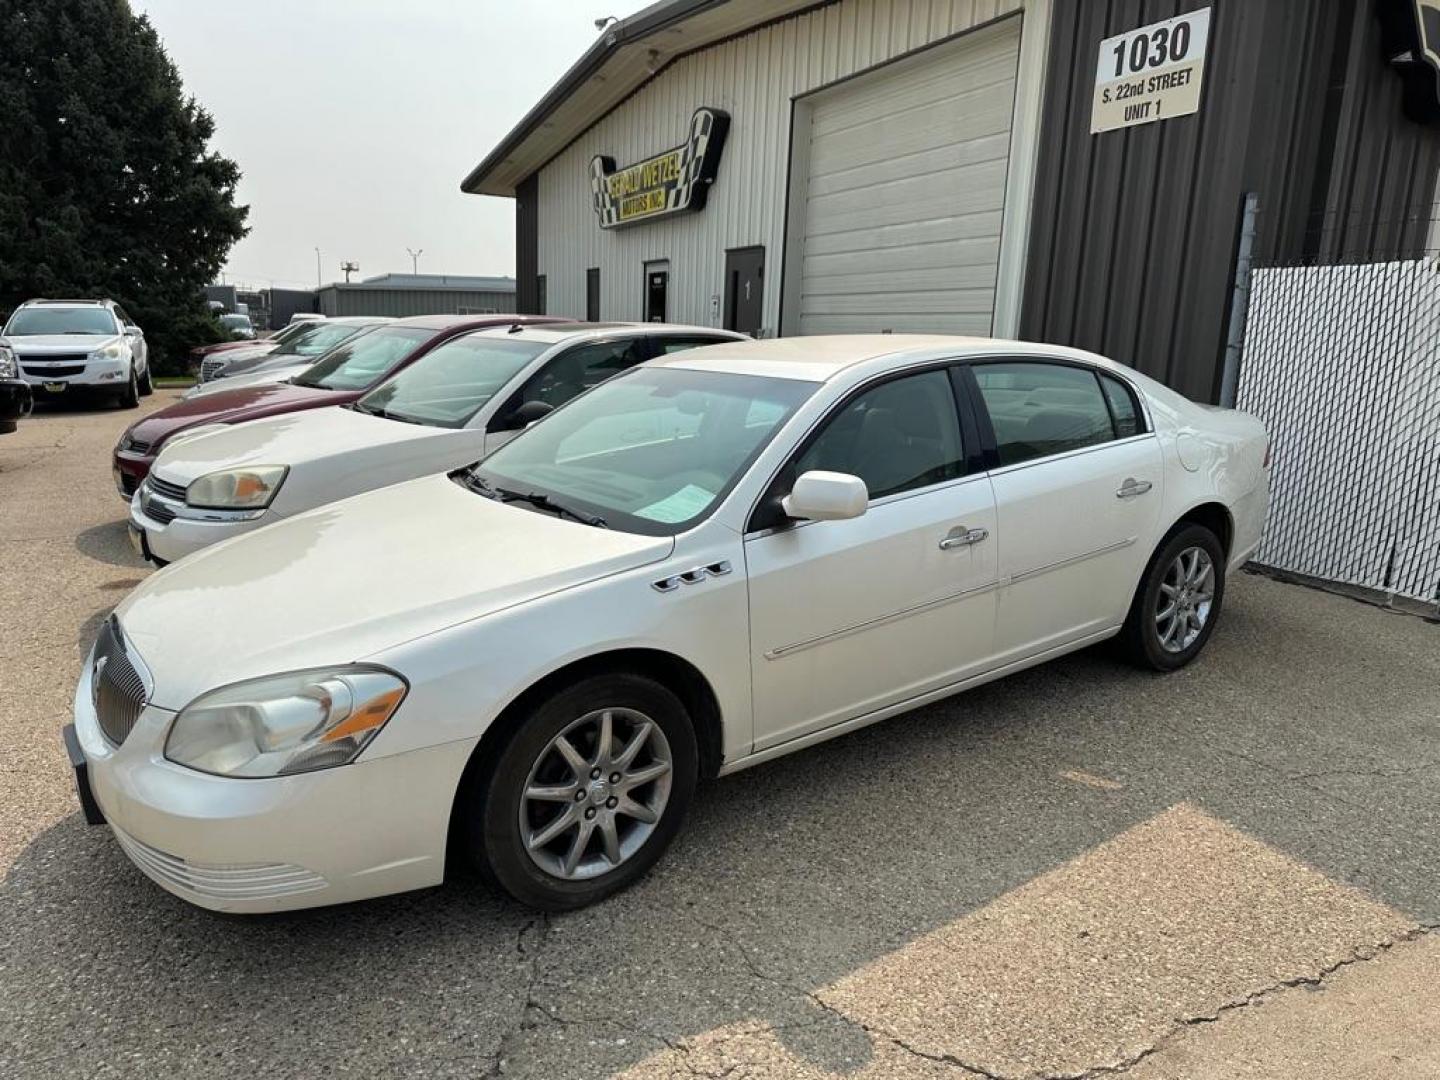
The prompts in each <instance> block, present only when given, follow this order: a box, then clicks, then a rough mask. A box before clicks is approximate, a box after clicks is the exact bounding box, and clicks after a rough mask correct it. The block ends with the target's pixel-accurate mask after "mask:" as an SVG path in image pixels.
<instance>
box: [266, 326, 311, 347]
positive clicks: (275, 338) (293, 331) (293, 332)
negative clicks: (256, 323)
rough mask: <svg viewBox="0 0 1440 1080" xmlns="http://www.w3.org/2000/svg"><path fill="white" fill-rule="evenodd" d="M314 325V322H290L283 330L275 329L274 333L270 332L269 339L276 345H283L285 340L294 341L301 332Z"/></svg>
mask: <svg viewBox="0 0 1440 1080" xmlns="http://www.w3.org/2000/svg"><path fill="white" fill-rule="evenodd" d="M314 325H315V324H314V323H313V322H299V323H291V324H290V325H289V326H287V327H285V328H284V329H283V330H276V331H275V333H273V334H271V335H270V340H271V341H272V342H274V343H275V344H276V345H284V344H286V343H287V342H291V341H294V340H295V339H296V338H297V337H299V336H300V335H301V334H303V333H304V332H305V331H306V330H309V329H310V328H311V327H313V326H314Z"/></svg>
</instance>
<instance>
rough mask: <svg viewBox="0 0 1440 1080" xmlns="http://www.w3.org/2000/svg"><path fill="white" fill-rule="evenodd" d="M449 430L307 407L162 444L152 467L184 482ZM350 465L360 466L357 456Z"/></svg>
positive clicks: (382, 450)
mask: <svg viewBox="0 0 1440 1080" xmlns="http://www.w3.org/2000/svg"><path fill="white" fill-rule="evenodd" d="M453 430H454V429H452V428H434V427H426V426H425V425H423V424H406V423H403V422H401V421H399V420H385V419H382V418H381V417H378V416H370V415H367V414H366V413H362V412H356V411H355V410H353V409H311V410H308V411H306V412H301V413H286V414H285V415H283V416H270V417H266V418H265V419H263V420H252V421H250V423H248V424H241V425H239V426H237V427H227V428H224V429H222V430H220V431H212V432H210V433H208V434H205V435H196V436H195V437H194V438H190V439H184V440H182V441H180V442H177V443H174V444H173V445H171V446H167V447H166V448H165V449H164V450H163V451H162V452H161V454H160V456H159V458H157V459H156V461H155V466H154V468H155V471H156V473H157V474H158V475H159V476H160V477H161V479H163V480H167V481H169V482H170V483H172V484H189V483H190V481H192V480H194V479H196V478H197V477H201V476H204V475H205V474H206V473H212V472H214V471H215V470H216V469H223V468H232V467H236V466H241V465H289V466H290V467H292V468H294V467H295V466H303V465H304V464H305V463H306V462H310V461H317V460H319V459H321V458H330V457H336V456H338V455H346V456H349V457H353V456H354V455H360V454H366V453H374V452H379V454H380V456H383V457H392V456H393V455H394V454H395V452H396V450H397V449H398V448H399V447H402V446H404V445H407V444H412V443H426V442H431V441H433V440H434V439H436V438H439V437H440V436H443V435H445V434H447V433H453ZM476 456H477V457H478V456H479V455H478V454H477V455H476ZM354 464H355V466H356V467H357V468H363V463H362V462H361V461H360V460H359V458H358V457H356V458H354ZM283 495H284V489H283V488H282V489H281V496H282V498H283Z"/></svg>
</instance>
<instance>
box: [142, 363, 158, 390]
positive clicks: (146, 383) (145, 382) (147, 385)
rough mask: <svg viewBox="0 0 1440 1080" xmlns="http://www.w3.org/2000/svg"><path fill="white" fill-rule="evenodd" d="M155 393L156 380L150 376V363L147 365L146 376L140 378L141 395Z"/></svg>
mask: <svg viewBox="0 0 1440 1080" xmlns="http://www.w3.org/2000/svg"><path fill="white" fill-rule="evenodd" d="M153 393H155V380H154V379H153V378H151V377H150V365H149V364H146V365H145V378H143V379H141V380H140V396H141V397H149V396H150V395H151V394H153Z"/></svg>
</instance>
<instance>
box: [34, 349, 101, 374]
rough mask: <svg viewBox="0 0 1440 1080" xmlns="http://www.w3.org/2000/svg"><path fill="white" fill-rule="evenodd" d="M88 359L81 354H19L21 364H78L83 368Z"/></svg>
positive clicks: (87, 355)
mask: <svg viewBox="0 0 1440 1080" xmlns="http://www.w3.org/2000/svg"><path fill="white" fill-rule="evenodd" d="M89 359H90V354H89V353H83V352H76V353H68V352H67V353H30V354H28V355H27V354H25V353H21V354H20V362H21V363H22V364H79V365H80V366H81V367H84V366H85V361H87V360H89ZM42 370H44V369H42Z"/></svg>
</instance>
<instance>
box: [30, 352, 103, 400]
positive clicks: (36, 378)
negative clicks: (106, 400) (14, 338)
mask: <svg viewBox="0 0 1440 1080" xmlns="http://www.w3.org/2000/svg"><path fill="white" fill-rule="evenodd" d="M57 366H58V367H60V368H61V370H69V369H73V368H74V367H75V366H76V365H74V364H66V365H63V366H62V365H57ZM79 366H80V367H81V368H82V370H81V371H79V372H78V373H74V374H65V375H58V374H54V373H52V372H47V371H46V370H45V367H46V364H45V357H43V356H34V357H25V356H23V355H22V356H21V357H20V368H21V377H22V378H23V379H24V380H25V381H26V382H27V383H29V384H30V386H31V388H32V389H33V390H34V391H35V392H36V393H44V394H64V393H67V392H69V391H71V390H85V391H92V390H103V391H108V392H112V393H116V394H119V393H123V392H124V390H125V388H126V386H128V385H129V381H130V361H129V360H127V359H125V358H124V357H122V358H120V359H118V360H86V361H85V362H84V364H82V365H79ZM54 388H58V389H54Z"/></svg>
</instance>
